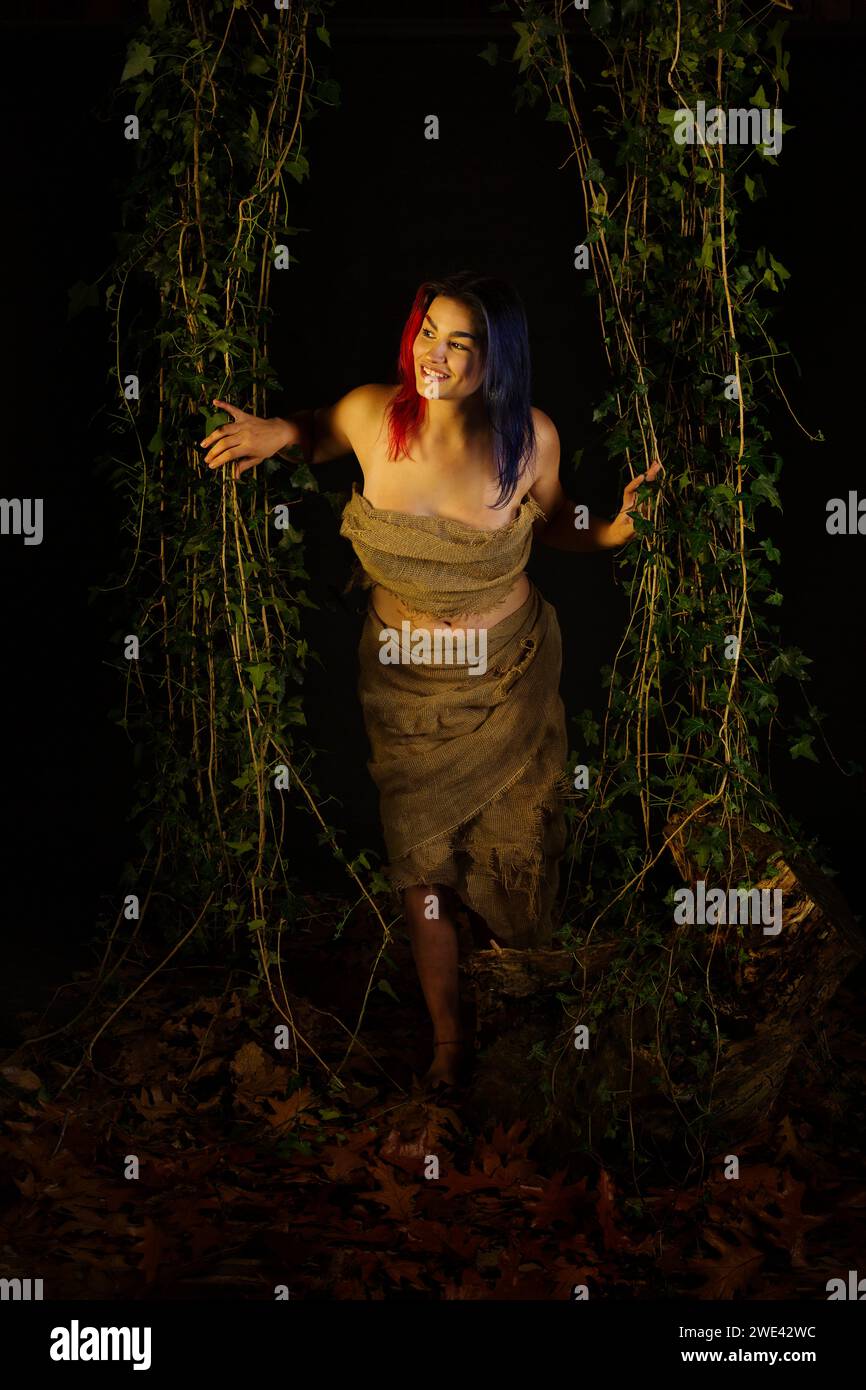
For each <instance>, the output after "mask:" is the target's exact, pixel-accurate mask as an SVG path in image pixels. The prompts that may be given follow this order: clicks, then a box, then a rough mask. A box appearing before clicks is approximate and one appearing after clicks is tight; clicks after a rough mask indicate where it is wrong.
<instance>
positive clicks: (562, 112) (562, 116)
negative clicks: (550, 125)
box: [544, 101, 568, 125]
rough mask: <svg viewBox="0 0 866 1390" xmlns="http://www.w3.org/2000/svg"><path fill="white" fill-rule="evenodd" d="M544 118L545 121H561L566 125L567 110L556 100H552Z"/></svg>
mask: <svg viewBox="0 0 866 1390" xmlns="http://www.w3.org/2000/svg"><path fill="white" fill-rule="evenodd" d="M544 119H545V120H546V121H561V122H562V124H563V125H568V112H567V111H566V109H565V107H564V106H562V105H560V103H559V102H558V101H554V102H553V103H552V104H551V107H550V110H549V111H548V113H547V115H546V116H545V118H544Z"/></svg>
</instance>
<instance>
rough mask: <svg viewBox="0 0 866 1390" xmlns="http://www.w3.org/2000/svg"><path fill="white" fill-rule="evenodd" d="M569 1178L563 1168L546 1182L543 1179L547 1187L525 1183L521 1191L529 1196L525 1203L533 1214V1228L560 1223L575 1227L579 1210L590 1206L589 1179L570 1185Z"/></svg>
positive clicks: (526, 1197)
mask: <svg viewBox="0 0 866 1390" xmlns="http://www.w3.org/2000/svg"><path fill="white" fill-rule="evenodd" d="M565 1176H566V1173H565V1169H564V1168H563V1169H560V1171H559V1172H556V1173H554V1174H553V1175H552V1177H550V1178H548V1179H547V1180H546V1181H545V1180H544V1179H542V1180H541V1181H542V1183H543V1184H544V1185H543V1186H542V1185H541V1184H536V1185H530V1184H528V1183H521V1191H522V1192H525V1193H526V1194H527V1195H526V1196H525V1197H524V1199H523V1200H524V1201H525V1203H526V1205H527V1207H528V1209H529V1211H530V1212H531V1213H532V1225H533V1226H546V1227H549V1226H554V1225H556V1223H557V1222H563V1223H564V1224H565V1225H567V1226H571V1225H572V1224H573V1222H574V1218H575V1216H576V1214H577V1212H578V1210H579V1209H580V1208H581V1207H582V1206H585V1205H586V1202H587V1191H586V1178H581V1179H580V1181H579V1182H576V1183H567V1182H566V1181H565ZM536 1193H537V1194H538V1195H537V1196H536V1195H535V1194H536Z"/></svg>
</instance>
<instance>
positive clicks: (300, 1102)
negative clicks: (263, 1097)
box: [267, 1086, 316, 1129]
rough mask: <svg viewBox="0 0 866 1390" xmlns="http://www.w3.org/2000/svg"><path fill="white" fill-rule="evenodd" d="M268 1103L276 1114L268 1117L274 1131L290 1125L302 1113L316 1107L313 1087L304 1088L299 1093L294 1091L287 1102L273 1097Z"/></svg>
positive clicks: (268, 1098) (270, 1097)
mask: <svg viewBox="0 0 866 1390" xmlns="http://www.w3.org/2000/svg"><path fill="white" fill-rule="evenodd" d="M267 1101H268V1105H269V1106H270V1107H271V1110H272V1111H273V1112H274V1113H273V1114H272V1115H269V1116H268V1124H270V1125H273V1127H274V1129H280V1128H281V1127H282V1126H283V1125H287V1124H290V1123H291V1122H292V1120H295V1119H297V1117H298V1115H299V1114H301V1112H302V1111H304V1110H309V1109H310V1107H311V1106H313V1105H315V1104H316V1097H315V1096H314V1094H313V1090H312V1087H310V1086H302V1087H301V1089H300V1090H299V1091H293V1092H292V1094H291V1095H290V1096H287V1098H286V1099H285V1100H275V1099H274V1097H273V1096H268V1097H267ZM309 1118H313V1117H308V1119H309Z"/></svg>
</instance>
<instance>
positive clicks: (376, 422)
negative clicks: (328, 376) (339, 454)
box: [334, 382, 400, 452]
mask: <svg viewBox="0 0 866 1390" xmlns="http://www.w3.org/2000/svg"><path fill="white" fill-rule="evenodd" d="M399 389H400V388H399V386H384V385H381V384H379V383H377V382H369V383H367V384H366V385H364V386H356V387H355V388H354V389H353V390H352V391H348V392H347V393H346V395H345V396H342V397H341V398H340V400H339V401H338V402H337V404H336V406H335V407H334V411H335V414H336V416H337V423H338V425H339V426H340V428H341V429H342V430H343V432H344V433H345V434H346V435H347V436H348V437H349V438H350V439H351V440H352V444H353V447H354V448H355V450H356V452H357V447H358V445H361V446H362V447H363V446H364V445H365V444H368V443H369V442H370V440H371V438H374V437H375V436H376V434H377V433H378V431H379V429H380V427H381V425H382V422H383V420H384V417H385V410H386V408H387V406H388V405H389V404H390V402H391V400H392V399H393V397H394V396H396V394H397V392H398V391H399Z"/></svg>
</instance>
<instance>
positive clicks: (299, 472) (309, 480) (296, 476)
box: [291, 463, 319, 492]
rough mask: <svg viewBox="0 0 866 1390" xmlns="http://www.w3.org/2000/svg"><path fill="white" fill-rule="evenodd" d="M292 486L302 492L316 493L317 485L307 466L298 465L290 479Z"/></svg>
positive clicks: (303, 464)
mask: <svg viewBox="0 0 866 1390" xmlns="http://www.w3.org/2000/svg"><path fill="white" fill-rule="evenodd" d="M291 482H292V486H293V487H299V488H302V489H303V491H304V492H318V491H319V484H318V483H317V482H316V479H315V478H314V477H313V475H312V473H311V472H310V467H309V464H306V463H299V464H298V466H297V468H296V469H295V471H294V473H293V474H292V478H291Z"/></svg>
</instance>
